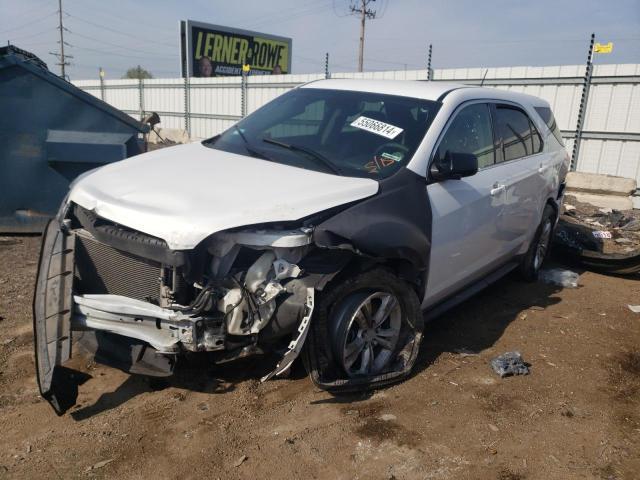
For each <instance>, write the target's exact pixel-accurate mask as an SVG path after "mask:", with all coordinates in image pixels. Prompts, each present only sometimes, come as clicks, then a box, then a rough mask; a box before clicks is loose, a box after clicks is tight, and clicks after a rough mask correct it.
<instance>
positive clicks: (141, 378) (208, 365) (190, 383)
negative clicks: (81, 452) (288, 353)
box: [69, 354, 305, 421]
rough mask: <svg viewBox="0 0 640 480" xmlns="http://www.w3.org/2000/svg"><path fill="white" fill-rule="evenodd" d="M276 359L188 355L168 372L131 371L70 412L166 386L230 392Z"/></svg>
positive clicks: (298, 374)
mask: <svg viewBox="0 0 640 480" xmlns="http://www.w3.org/2000/svg"><path fill="white" fill-rule="evenodd" d="M270 357H273V358H270ZM277 361H278V358H277V357H276V356H272V355H264V356H261V359H260V360H258V358H256V357H253V358H243V359H240V360H236V361H234V362H229V363H224V364H215V365H214V364H213V361H212V359H211V356H209V355H207V354H202V355H191V356H190V357H188V358H186V359H185V360H184V361H182V362H178V363H177V364H176V368H175V370H174V373H173V375H171V376H167V377H152V376H146V375H136V374H131V375H130V376H129V377H127V379H126V380H125V381H124V382H122V383H121V384H120V385H119V386H118V387H117V388H116V389H115V390H114V391H112V392H105V393H103V394H101V395H100V397H99V398H98V399H97V400H96V401H95V403H93V404H91V405H87V406H80V407H77V406H76V410H74V411H72V412H71V414H70V415H71V417H72V418H73V419H74V420H76V421H82V420H86V419H88V418H91V417H93V416H95V415H98V414H100V413H103V412H106V411H108V410H112V409H114V408H117V407H119V406H120V405H122V404H124V403H126V402H128V401H129V400H131V399H133V398H134V397H137V396H138V395H141V394H143V393H148V392H153V391H161V390H165V389H167V388H173V389H176V390H187V391H191V392H200V393H208V394H222V393H228V392H232V391H234V390H235V386H236V385H237V384H239V383H241V382H244V381H248V380H254V381H255V380H258V379H260V378H261V377H263V376H264V375H266V374H267V373H269V372H270V371H271V370H272V369H273V368H274V367H275V365H276V363H277ZM110 366H113V365H110ZM116 368H117V367H116ZM304 375H305V373H304V369H303V368H298V367H296V368H294V369H292V374H291V376H290V377H288V378H302V377H304ZM176 395H177V396H178V398H180V396H181V393H180V392H179V391H178V392H176ZM69 407H71V405H70V406H69Z"/></svg>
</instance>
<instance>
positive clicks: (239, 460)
mask: <svg viewBox="0 0 640 480" xmlns="http://www.w3.org/2000/svg"><path fill="white" fill-rule="evenodd" d="M248 459H249V457H247V456H246V455H243V456H241V457H240V458H239V459H238V460H236V461H235V463H234V464H233V466H234V467H239V466H240V465H242V464H243V463H244V462H246V461H247V460H248Z"/></svg>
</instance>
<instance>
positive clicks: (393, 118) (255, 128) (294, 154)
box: [203, 87, 441, 179]
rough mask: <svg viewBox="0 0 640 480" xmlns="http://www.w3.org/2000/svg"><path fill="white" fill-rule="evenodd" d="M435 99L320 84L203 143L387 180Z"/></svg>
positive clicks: (426, 122) (427, 120) (416, 141)
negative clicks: (355, 90)
mask: <svg viewBox="0 0 640 480" xmlns="http://www.w3.org/2000/svg"><path fill="white" fill-rule="evenodd" d="M440 105H441V104H440V103H438V102H434V101H431V100H422V99H417V98H410V97H403V96H396V95H385V94H379V93H372V92H352V91H346V90H331V89H326V88H318V89H316V88H310V87H303V88H294V89H293V90H291V91H289V92H287V93H285V94H284V95H281V96H280V97H278V98H276V99H275V100H273V101H271V102H269V103H268V104H266V105H264V106H263V107H261V108H259V109H258V110H256V111H255V112H253V113H252V114H250V115H249V116H247V117H245V118H244V119H242V120H241V121H240V122H238V123H237V124H236V125H234V126H233V127H231V128H230V129H229V130H227V131H225V132H223V133H222V134H220V135H218V136H216V137H213V138H210V139H208V140H205V141H204V142H203V144H204V145H205V146H207V147H209V148H214V149H217V150H224V151H227V152H232V153H238V154H240V155H249V156H253V157H256V158H260V159H262V160H264V161H271V162H276V163H282V164H286V165H290V166H294V167H299V168H305V169H309V170H317V171H320V172H325V173H332V174H337V175H345V176H354V177H367V178H376V179H378V178H386V177H389V176H390V175H393V173H394V172H397V171H398V170H399V169H401V168H402V167H403V166H405V165H406V164H407V163H409V161H410V160H411V157H412V156H413V155H414V153H415V151H416V149H417V148H418V146H419V145H420V142H421V141H422V139H423V138H424V136H425V133H426V132H427V130H428V129H429V126H430V125H431V122H432V121H433V118H434V117H435V115H436V113H437V111H438V109H439V108H440Z"/></svg>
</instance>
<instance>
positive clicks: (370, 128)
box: [351, 116, 403, 139]
mask: <svg viewBox="0 0 640 480" xmlns="http://www.w3.org/2000/svg"><path fill="white" fill-rule="evenodd" d="M351 126H352V127H356V128H359V129H360V130H365V131H367V132H371V133H375V134H376V135H381V136H383V137H386V138H389V139H394V138H396V137H397V136H398V135H400V134H401V133H402V130H403V129H402V128H400V127H396V126H395V125H390V124H388V123H384V122H381V121H380V120H374V119H373V118H369V117H362V116H360V117H358V118H356V119H355V120H354V121H353V122H351Z"/></svg>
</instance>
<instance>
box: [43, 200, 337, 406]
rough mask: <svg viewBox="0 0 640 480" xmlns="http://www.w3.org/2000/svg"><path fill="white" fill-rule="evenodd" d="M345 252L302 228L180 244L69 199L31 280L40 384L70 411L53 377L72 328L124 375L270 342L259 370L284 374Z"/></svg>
mask: <svg viewBox="0 0 640 480" xmlns="http://www.w3.org/2000/svg"><path fill="white" fill-rule="evenodd" d="M344 253H345V252H340V251H335V252H334V251H329V250H319V249H318V248H317V247H316V246H315V245H314V244H313V230H312V228H306V227H301V228H289V229H287V228H278V229H276V228H269V229H267V228H243V229H235V230H232V231H223V232H218V233H216V234H214V235H212V236H210V237H209V238H207V239H206V240H205V241H203V242H201V244H200V245H198V247H197V248H195V249H193V250H191V251H175V250H170V249H169V248H168V247H167V245H166V244H165V242H164V241H162V240H160V239H158V238H155V237H151V236H149V235H146V234H143V233H140V232H138V231H134V230H131V229H128V228H126V227H123V226H121V225H118V224H115V223H113V222H110V221H108V220H106V219H103V218H100V217H98V216H97V215H95V213H93V212H91V211H89V210H86V209H84V208H82V207H80V206H79V205H75V204H70V205H69V206H68V207H67V208H66V209H65V213H64V214H62V218H59V219H56V220H53V221H51V222H50V224H49V225H48V227H47V229H46V232H45V237H44V240H43V249H42V254H41V259H40V266H39V273H38V279H37V285H36V292H35V299H34V331H35V336H36V351H37V363H38V381H39V386H40V389H41V393H42V395H43V397H45V398H46V399H47V400H49V401H50V403H51V404H52V405H53V406H54V409H55V410H56V411H57V412H58V413H62V412H63V411H64V410H65V408H64V407H63V405H62V403H61V402H60V400H59V397H60V394H59V392H56V387H55V385H54V384H55V380H54V377H55V376H56V374H55V372H56V368H57V367H58V366H60V365H62V364H63V363H64V362H65V361H66V360H68V359H69V358H70V356H71V344H72V334H71V332H72V331H76V332H77V331H88V332H92V333H94V334H95V335H96V340H95V343H97V345H95V354H96V359H97V360H98V361H102V362H104V363H108V364H110V365H113V366H117V367H119V368H121V369H123V370H125V371H128V372H131V373H141V374H146V375H156V376H165V375H170V374H171V373H172V371H173V368H174V366H175V363H176V359H177V358H178V356H179V355H180V354H183V353H186V352H214V354H213V355H214V357H215V360H216V361H227V360H233V359H236V358H241V357H244V356H248V355H252V354H256V353H263V352H265V351H267V350H270V351H276V352H279V353H281V354H282V359H281V361H280V362H279V364H278V365H277V367H276V368H275V370H273V371H272V372H271V374H269V375H267V376H266V377H265V379H267V378H270V377H272V376H273V375H278V374H281V373H282V372H284V371H285V370H287V369H288V368H289V367H290V365H291V364H292V363H293V361H294V360H295V358H296V357H297V356H298V354H299V353H300V349H301V348H302V345H303V343H304V340H305V338H306V336H307V333H308V329H309V323H310V318H311V314H312V312H313V308H314V292H315V291H316V290H321V289H322V288H323V286H324V285H326V283H327V282H328V281H329V280H330V279H331V278H332V277H333V276H334V275H335V274H336V273H337V272H338V271H339V270H340V269H341V268H342V267H343V266H344V265H345V264H346V262H347V260H348V258H347V257H348V255H343V254H344ZM122 350H125V351H124V353H123V351H122Z"/></svg>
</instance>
